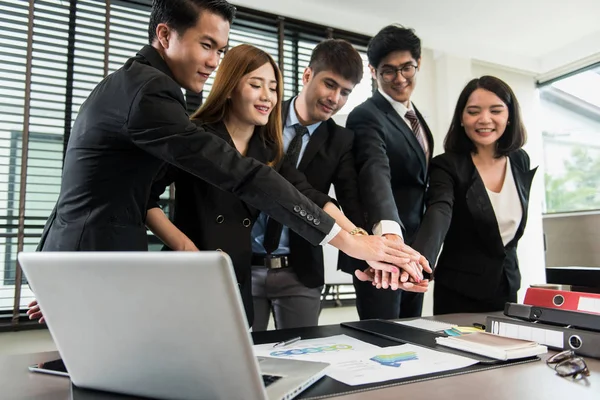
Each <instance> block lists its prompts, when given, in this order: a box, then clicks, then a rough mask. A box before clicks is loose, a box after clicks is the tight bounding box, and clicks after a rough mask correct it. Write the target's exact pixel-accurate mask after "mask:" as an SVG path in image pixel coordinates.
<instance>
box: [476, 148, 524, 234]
mask: <svg viewBox="0 0 600 400" xmlns="http://www.w3.org/2000/svg"><path fill="white" fill-rule="evenodd" d="M485 190H486V191H487V193H488V196H489V198H490V201H491V203H492V207H493V208H494V214H496V220H497V221H498V229H499V230H500V236H501V237H502V244H504V246H506V245H507V244H508V243H509V242H510V241H511V240H512V239H513V238H514V237H515V234H516V233H517V229H519V225H520V224H521V218H523V209H522V206H521V200H520V199H519V193H518V192H517V185H516V183H515V178H514V176H513V173H512V168H511V167H510V160H509V158H508V157H506V173H505V174H504V182H503V183H502V189H500V192H499V193H496V192H493V191H491V190H489V189H488V188H487V187H486V188H485Z"/></svg>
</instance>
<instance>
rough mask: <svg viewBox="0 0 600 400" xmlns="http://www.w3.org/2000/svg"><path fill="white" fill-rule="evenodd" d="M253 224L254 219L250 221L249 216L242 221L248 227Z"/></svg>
mask: <svg viewBox="0 0 600 400" xmlns="http://www.w3.org/2000/svg"><path fill="white" fill-rule="evenodd" d="M251 224H252V221H250V219H249V218H244V220H243V221H242V225H244V226H245V227H246V228H247V227H249V226H250V225H251Z"/></svg>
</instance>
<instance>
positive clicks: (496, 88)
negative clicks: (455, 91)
mask: <svg viewBox="0 0 600 400" xmlns="http://www.w3.org/2000/svg"><path fill="white" fill-rule="evenodd" d="M477 89H485V90H487V91H490V92H492V93H494V94H495V95H496V96H498V97H499V98H500V100H502V102H503V103H504V104H506V107H507V108H508V125H507V126H506V130H505V131H504V134H503V135H502V136H501V137H500V139H498V141H497V142H496V157H502V156H507V155H509V154H510V153H512V152H514V151H517V150H519V149H520V148H521V147H523V145H524V144H525V141H526V140H527V132H526V130H525V125H523V120H522V119H521V108H520V107H519V102H518V101H517V97H516V96H515V94H514V93H513V91H512V89H511V88H510V86H508V84H506V83H505V82H504V81H502V80H501V79H498V78H496V77H494V76H489V75H485V76H482V77H481V78H475V79H473V80H471V81H470V82H469V83H467V86H465V88H464V89H463V91H462V92H461V93H460V96H458V101H457V102H456V108H455V109H454V116H453V117H452V122H451V123H450V129H449V130H448V134H447V135H446V139H444V150H446V151H447V152H452V153H460V154H470V153H476V152H477V148H476V147H475V144H474V143H473V142H472V141H471V139H469V137H468V136H467V133H466V132H465V128H464V127H463V126H462V125H461V121H462V113H463V112H464V110H465V107H466V106H467V101H469V96H471V93H473V92H474V91H475V90H477Z"/></svg>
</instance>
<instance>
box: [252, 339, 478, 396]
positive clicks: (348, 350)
mask: <svg viewBox="0 0 600 400" xmlns="http://www.w3.org/2000/svg"><path fill="white" fill-rule="evenodd" d="M274 344H275V343H270V344H261V345H255V346H254V353H255V354H256V355H257V356H262V357H277V358H287V359H296V360H306V361H322V362H327V363H329V364H331V366H329V367H328V368H327V370H326V374H327V375H328V376H329V377H330V378H333V379H335V380H338V381H340V382H343V383H345V384H346V385H352V386H354V385H364V384H368V383H374V382H383V381H387V380H393V379H401V378H407V377H413V376H419V375H426V374H431V373H436V372H442V371H449V370H453V369H459V368H464V367H468V366H470V365H473V364H476V363H477V361H476V360H472V359H470V358H467V357H462V356H457V355H454V354H449V353H442V352H438V351H435V350H430V349H427V348H424V347H419V346H415V345H412V344H404V345H401V346H392V347H378V346H375V345H372V344H369V343H366V342H363V341H361V340H358V339H354V338H352V337H350V336H346V335H337V336H330V337H326V338H319V339H308V340H300V341H298V342H295V343H293V344H292V345H289V346H284V347H275V348H273V345H274Z"/></svg>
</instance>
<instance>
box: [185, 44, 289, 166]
mask: <svg viewBox="0 0 600 400" xmlns="http://www.w3.org/2000/svg"><path fill="white" fill-rule="evenodd" d="M267 63H269V64H270V65H271V66H272V67H273V71H274V72H275V79H276V80H277V103H276V104H275V106H274V107H273V110H271V114H270V115H269V120H268V122H267V125H265V126H261V127H258V132H260V135H261V136H262V138H263V140H264V141H265V142H268V143H269V144H270V145H271V146H272V147H273V148H274V149H275V153H274V155H275V156H274V158H273V160H270V162H269V163H268V165H270V166H272V165H276V164H277V163H279V161H281V158H282V157H283V124H282V122H281V98H282V97H283V82H282V81H283V80H282V78H281V72H280V71H279V67H277V64H276V63H275V60H273V57H271V56H270V55H269V54H268V53H266V52H264V51H263V50H261V49H259V48H258V47H254V46H252V45H249V44H240V45H238V46H235V47H233V48H232V49H230V50H229V51H227V54H225V57H223V61H221V64H220V65H219V70H218V71H217V75H216V76H215V82H214V84H213V86H212V89H211V91H210V94H209V95H208V97H207V98H206V101H205V102H204V103H203V104H202V106H201V107H200V108H199V109H198V110H197V111H196V112H195V113H194V114H192V117H191V118H192V119H198V120H200V121H202V122H205V123H208V124H213V123H215V122H220V121H223V120H225V118H227V115H228V113H229V112H230V102H229V101H228V98H230V97H231V95H232V94H233V91H234V90H235V88H236V86H237V85H238V83H240V81H241V80H242V78H243V77H244V75H246V74H249V73H250V72H252V71H255V70H257V69H258V68H260V67H262V66H263V65H265V64H267ZM255 132H257V131H256V130H255Z"/></svg>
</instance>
